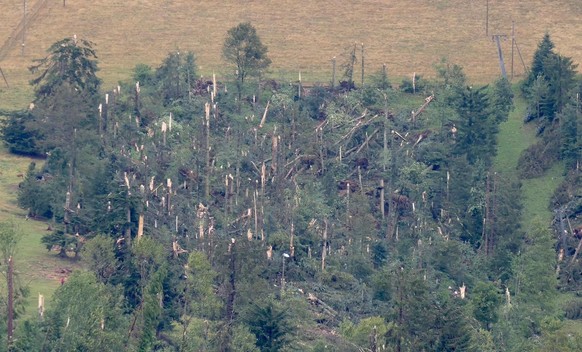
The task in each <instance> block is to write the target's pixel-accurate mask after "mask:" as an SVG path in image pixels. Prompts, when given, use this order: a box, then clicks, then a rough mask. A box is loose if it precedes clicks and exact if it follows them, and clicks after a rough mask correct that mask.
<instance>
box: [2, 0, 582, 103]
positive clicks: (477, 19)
mask: <svg viewBox="0 0 582 352" xmlns="http://www.w3.org/2000/svg"><path fill="white" fill-rule="evenodd" d="M29 3H32V1H29ZM48 3H49V5H48V8H46V9H44V10H43V11H42V13H41V16H40V17H39V18H38V19H37V21H35V22H34V23H32V24H31V25H30V27H29V29H28V31H27V33H26V46H25V54H24V56H22V55H21V48H20V47H16V48H13V50H12V51H11V52H10V53H9V55H8V57H7V58H6V59H5V60H4V61H3V62H1V63H0V64H1V65H2V66H1V67H2V68H3V70H4V72H5V73H6V76H7V78H8V80H9V82H10V83H11V88H10V89H5V87H4V84H3V82H0V83H2V84H0V87H2V88H0V89H1V90H2V92H0V106H2V105H4V104H12V105H21V104H23V103H26V98H27V97H26V94H25V92H26V91H27V90H26V82H27V81H28V80H29V79H30V74H29V73H28V72H27V70H26V67H27V66H28V65H30V63H31V60H32V59H34V58H39V57H42V56H44V54H45V50H46V48H48V46H49V45H50V44H52V43H54V42H55V41H57V40H59V39H62V38H63V37H66V36H71V35H72V34H77V35H78V36H81V37H84V38H87V39H90V40H92V41H94V42H95V43H96V45H97V47H96V48H97V51H98V54H99V57H100V65H101V68H102V72H101V76H102V77H103V78H104V80H105V83H106V86H112V85H113V84H116V83H117V81H118V80H119V79H124V78H127V77H128V70H129V69H130V68H132V67H133V66H135V64H136V63H146V64H150V65H158V64H159V62H160V60H161V59H162V58H163V57H165V56H166V54H167V53H168V52H169V51H171V50H175V49H181V50H192V51H194V52H195V53H196V54H197V56H198V63H199V65H200V67H201V71H202V73H203V74H204V75H207V76H208V75H209V74H210V73H211V72H212V71H216V72H217V73H218V74H219V75H226V74H227V73H228V71H226V70H225V69H224V65H223V62H222V61H221V58H220V53H221V45H222V42H223V40H224V36H225V33H226V30H227V29H228V28H230V27H232V26H234V25H236V24H237V23H239V22H241V21H251V22H252V23H253V24H254V25H255V26H256V27H257V29H258V31H259V33H260V35H261V37H262V38H263V41H264V42H265V44H266V45H267V46H268V47H269V49H270V56H271V58H272V60H273V72H272V75H273V76H274V77H280V76H285V77H287V78H291V77H293V78H295V77H296V75H297V71H302V76H303V79H304V80H305V81H328V80H329V79H330V71H331V64H330V60H331V58H332V57H334V56H338V64H339V63H340V62H342V61H343V60H342V59H340V58H339V57H340V56H341V54H342V52H344V49H345V48H346V47H347V46H349V45H351V44H353V43H358V44H359V43H363V44H364V45H365V47H366V61H365V62H366V67H367V72H372V71H377V70H379V69H380V68H381V65H382V63H386V64H387V67H388V71H389V74H390V76H392V77H403V76H409V75H411V74H412V72H417V73H418V74H421V75H424V76H430V75H432V74H433V71H434V70H433V68H432V65H433V64H434V63H435V62H437V61H438V60H439V59H440V58H441V57H448V58H449V59H450V61H452V62H455V63H459V64H461V65H462V66H464V67H465V69H466V72H467V73H468V75H469V76H470V77H471V78H472V79H473V80H474V81H476V82H488V81H490V80H491V79H492V78H494V77H495V76H497V75H498V73H499V66H498V61H497V50H496V47H495V45H494V44H493V42H492V41H491V39H490V38H489V37H486V36H485V12H486V11H485V1H476V0H471V1H467V0H390V1H388V0H359V1H347V0H343V1H341V0H332V1H291V0H272V1H256V0H242V1H241V0H225V1H220V2H216V1H186V0H173V1H159V0H126V1H118V0H102V1H98V2H88V1H70V2H67V6H66V7H63V6H62V2H60V1H55V0H50V1H49V2H48ZM489 3H490V11H489V13H490V16H489V17H490V20H489V33H490V34H494V33H497V34H500V33H504V34H510V32H511V21H512V19H513V20H515V22H516V36H517V41H518V44H519V46H520V49H521V52H522V54H523V56H524V59H525V60H526V62H527V63H529V58H530V57H531V55H532V53H533V51H534V50H535V48H536V45H537V42H538V41H539V39H540V38H541V37H542V35H543V33H544V32H545V31H550V32H551V33H552V36H553V39H554V41H555V43H556V47H557V48H558V50H559V51H560V52H562V53H564V54H565V55H568V56H572V57H573V58H574V61H575V62H577V63H582V50H580V49H581V47H580V44H579V40H576V39H575V38H580V37H581V36H582V26H580V25H579V24H578V23H579V22H578V20H579V18H581V17H582V5H580V2H579V0H529V1H526V2H524V1H517V0H490V1H489ZM0 9H1V10H0V42H2V41H3V40H4V39H5V38H6V37H8V36H9V35H10V32H11V30H12V29H13V28H15V27H16V25H17V23H18V21H19V20H20V19H21V18H22V4H21V3H19V2H16V1H10V2H9V1H7V0H0ZM510 43H511V41H510V40H505V41H503V43H502V45H503V48H504V52H505V57H506V63H507V66H508V71H509V65H510V62H511V58H510V49H511V44H510ZM515 63H516V65H515V67H516V73H521V72H523V68H522V67H521V64H519V60H518V57H517V55H515ZM358 70H359V67H358ZM356 76H357V77H359V75H358V73H356ZM23 93H24V94H23Z"/></svg>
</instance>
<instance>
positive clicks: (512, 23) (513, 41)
mask: <svg viewBox="0 0 582 352" xmlns="http://www.w3.org/2000/svg"><path fill="white" fill-rule="evenodd" d="M514 46H515V21H511V80H513V47H514Z"/></svg>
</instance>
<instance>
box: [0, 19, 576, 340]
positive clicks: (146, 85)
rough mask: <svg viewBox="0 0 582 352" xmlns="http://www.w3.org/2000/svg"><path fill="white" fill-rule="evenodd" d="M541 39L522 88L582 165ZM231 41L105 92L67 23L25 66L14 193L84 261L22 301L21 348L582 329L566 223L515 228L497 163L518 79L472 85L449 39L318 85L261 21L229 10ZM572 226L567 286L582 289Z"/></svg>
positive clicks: (485, 336)
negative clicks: (23, 167)
mask: <svg viewBox="0 0 582 352" xmlns="http://www.w3.org/2000/svg"><path fill="white" fill-rule="evenodd" d="M547 40H548V41H549V37H548V39H547ZM545 41H546V39H544V41H542V44H540V49H539V50H538V53H539V52H540V51H541V50H543V45H545V44H543V43H545ZM538 53H537V54H536V57H535V58H534V65H533V66H532V74H534V71H535V70H537V69H536V67H537V66H535V63H536V60H537V59H536V58H538V56H539V55H541V54H539V55H538ZM547 55H548V56H547V57H546V58H544V59H541V61H540V62H542V66H541V69H540V70H541V71H536V73H535V78H534V79H528V80H527V81H526V83H525V84H524V91H525V92H527V94H528V96H529V97H531V99H532V100H531V101H532V107H533V108H536V107H538V106H542V105H543V106H544V110H543V111H542V110H541V109H540V110H539V111H538V110H535V109H532V114H531V116H532V118H533V119H536V120H538V121H544V122H543V124H542V125H540V126H542V127H541V128H540V130H541V132H540V133H542V136H543V135H544V134H548V135H550V134H551V133H561V134H560V135H561V136H563V138H562V139H560V141H562V142H560V143H561V144H560V146H559V147H558V149H559V150H561V152H560V154H559V157H561V158H564V159H565V160H568V162H567V163H566V165H567V167H568V170H571V172H572V175H578V167H577V166H576V167H574V165H577V163H574V162H573V161H572V160H574V159H572V158H579V157H578V156H577V155H579V154H576V156H573V154H572V153H574V151H573V150H572V148H573V145H576V146H578V145H579V144H577V143H579V139H574V140H572V135H571V130H570V129H569V128H563V127H562V125H560V128H556V127H555V125H556V124H558V122H553V121H559V120H562V121H564V118H560V117H561V116H563V114H564V113H565V112H567V111H569V109H570V110H571V109H574V110H573V111H574V112H571V113H574V115H575V117H574V121H576V123H577V122H578V121H579V118H578V116H579V107H578V106H577V105H575V106H574V107H573V108H572V107H571V106H572V105H571V104H570V103H569V102H570V100H568V99H566V98H565V97H564V96H561V95H560V96H558V94H562V93H563V91H562V90H561V89H558V88H556V87H555V84H556V83H555V82H556V81H553V80H552V79H553V78H551V77H554V76H551V75H550V74H549V73H548V72H549V70H550V69H551V67H554V66H551V64H550V63H555V62H556V60H557V62H559V63H561V64H563V65H565V67H566V68H568V70H566V71H567V72H571V73H572V76H571V81H568V82H569V83H568V84H567V85H565V86H564V87H566V86H567V87H569V88H571V89H573V88H574V87H579V81H576V80H575V78H574V71H573V70H574V67H573V66H572V64H571V61H570V62H569V64H567V62H568V60H567V59H566V58H562V57H560V56H559V55H557V54H554V53H553V51H552V50H551V48H550V50H549V54H547ZM550 55H556V56H557V57H558V58H553V56H552V59H549V58H548V57H550ZM224 58H225V62H226V63H228V64H229V65H231V67H232V72H233V76H232V77H228V78H227V80H225V81H224V82H218V81H216V79H215V78H211V79H208V80H206V79H200V78H199V74H198V72H197V67H196V61H195V56H194V54H192V53H189V52H188V53H183V52H173V53H170V54H169V55H168V57H167V58H166V59H165V60H164V61H163V62H162V63H161V65H160V66H159V67H157V68H152V67H149V66H146V65H139V66H137V67H136V68H135V69H134V70H133V80H132V81H129V82H121V83H120V84H119V85H118V86H117V87H115V88H114V89H113V90H111V91H106V92H104V91H103V90H102V88H101V85H100V80H99V79H98V76H97V72H98V66H97V57H96V53H95V51H94V50H93V48H92V43H90V42H89V41H85V40H81V39H79V40H78V39H76V38H74V39H72V38H71V39H69V38H67V39H64V40H62V41H59V42H57V43H55V44H54V45H53V46H51V48H50V49H49V54H48V56H47V57H46V58H45V59H43V60H40V61H38V62H37V65H35V66H34V67H33V68H32V69H33V71H34V72H36V74H37V78H36V79H35V80H33V81H32V82H31V83H32V84H33V85H34V86H35V89H36V90H35V96H36V99H35V101H34V103H33V104H32V105H31V106H30V107H29V108H28V109H26V110H22V111H18V112H10V113H9V114H8V115H9V118H8V120H7V122H6V125H5V127H4V140H5V142H6V144H7V145H8V147H9V148H10V149H11V151H13V152H15V153H23V154H32V155H42V156H46V160H45V162H44V163H42V165H36V164H34V163H33V164H31V166H30V168H29V170H28V173H27V174H26V176H25V179H24V181H23V182H22V184H21V185H20V190H19V197H18V201H19V204H20V205H21V206H22V207H23V208H25V209H28V212H29V215H30V216H31V217H34V218H38V219H44V220H46V221H49V222H50V224H51V227H52V228H53V231H52V232H51V233H50V234H49V235H46V236H44V237H43V243H44V244H45V245H46V246H47V249H49V250H50V249H53V250H57V251H59V254H60V255H61V256H63V257H70V256H75V257H80V258H82V260H83V261H84V263H85V264H86V268H87V270H86V271H84V272H78V273H74V274H73V275H72V276H71V277H70V278H69V280H68V281H67V282H66V283H65V284H64V285H63V286H62V287H60V288H59V289H58V290H57V291H56V292H55V294H54V296H53V297H54V298H53V302H52V303H51V305H50V306H49V307H48V309H47V311H46V313H45V314H44V316H43V317H42V318H41V319H31V320H25V321H19V324H18V328H17V330H16V331H15V333H14V336H15V338H14V339H13V341H9V344H10V350H14V351H31V350H38V351H64V350H67V351H68V350H71V351H72V350H105V351H110V350H111V351H113V350H139V351H150V350H155V351H280V350H281V351H285V350H302V351H306V350H307V351H309V350H311V351H326V350H333V351H352V350H353V351H360V350H369V351H453V350H454V351H496V350H516V351H518V350H519V351H522V350H536V349H537V350H545V349H544V348H546V347H547V346H552V347H555V346H556V344H560V346H562V345H563V346H565V347H564V349H561V350H564V351H566V350H567V349H566V348H569V346H573V347H572V348H573V349H572V350H577V348H578V347H580V346H581V344H582V335H581V334H577V335H574V336H573V337H568V338H564V337H563V336H562V335H561V334H565V333H564V332H563V331H564V330H563V329H562V326H563V321H562V320H563V319H564V317H565V315H566V311H564V310H563V309H561V307H560V306H559V305H558V304H557V303H556V301H555V299H554V297H553V295H555V293H556V292H557V291H556V287H557V284H558V282H557V280H556V251H555V249H554V245H555V242H556V241H555V238H554V237H553V234H552V232H551V231H550V230H549V228H548V226H547V224H539V226H537V227H536V228H535V230H533V231H532V232H531V233H526V232H525V231H524V230H523V229H522V228H521V226H520V219H521V216H522V201H521V190H520V187H521V185H520V182H519V180H512V179H511V178H509V177H506V175H500V174H499V173H496V172H495V171H494V170H493V168H492V160H493V157H494V156H495V154H496V145H497V133H498V130H499V125H500V123H502V122H503V121H505V120H506V119H507V117H508V115H509V112H510V111H511V109H512V104H513V103H512V99H513V92H512V89H511V86H510V84H509V82H508V81H507V80H505V79H499V80H498V81H496V82H494V83H493V84H492V85H490V86H485V87H470V86H469V85H468V82H467V78H466V77H465V75H464V73H463V71H462V68H461V67H460V66H458V65H455V64H451V63H448V62H446V61H442V62H441V63H440V64H438V65H437V66H436V67H435V69H436V71H437V75H436V76H437V78H436V79H435V80H433V81H430V82H428V81H425V82H423V85H415V89H414V93H413V94H412V93H406V92H404V90H405V89H403V90H402V91H400V90H397V89H393V88H391V85H390V84H389V82H388V76H387V73H386V71H385V70H380V71H379V72H378V73H376V74H375V75H374V77H372V79H370V83H368V84H366V85H364V86H361V87H354V84H353V81H352V80H351V76H350V75H349V70H348V71H346V72H347V73H346V77H344V78H345V79H346V81H345V82H344V84H340V85H339V86H338V87H329V86H323V85H322V86H317V85H316V86H315V87H311V88H309V89H305V88H304V87H302V84H301V82H300V81H297V82H276V81H270V80H265V79H264V78H263V77H264V75H265V70H266V69H267V68H268V66H269V64H270V60H269V59H268V57H267V48H266V47H264V46H263V45H262V44H261V42H260V38H259V37H258V35H257V33H256V31H255V30H254V28H253V27H252V25H250V24H248V23H244V24H241V25H239V26H237V27H234V28H233V29H231V30H230V31H229V32H228V34H227V40H226V41H225V45H224ZM350 62H351V64H352V66H353V63H354V61H353V59H352V60H351V61H350V59H348V66H349V63H350ZM558 76H559V81H560V82H562V79H563V78H564V77H563V76H562V75H561V74H560V75H558ZM528 82H529V83H528ZM415 83H416V82H415ZM542 84H546V85H547V86H548V87H552V88H551V89H550V88H548V90H547V92H548V93H547V95H543V97H544V99H545V100H544V103H543V104H541V103H539V102H538V103H536V102H535V100H534V99H535V98H534V97H535V96H536V95H535V93H534V90H535V89H536V88H533V87H537V86H539V85H542ZM577 84H578V85H577ZM408 85H409V82H403V87H404V88H406V87H407V86H408ZM550 92H552V93H551V94H550ZM558 92H560V93H558ZM563 94H565V93H563ZM568 96H571V94H569V95H568ZM562 103H563V104H564V105H560V104H562ZM540 104H541V105H540ZM550 105H551V106H552V107H553V108H554V109H555V110H546V107H547V108H548V109H549V107H550ZM551 111H553V114H550V112H551ZM550 116H552V117H551V118H550ZM569 118H570V119H572V118H573V117H571V116H570V117H569ZM563 123H564V124H566V122H563ZM571 125H572V123H571V122H570V123H569V126H571ZM553 130H554V132H551V131H553ZM576 136H577V135H576ZM548 138H552V137H548ZM576 160H578V159H576ZM523 165H525V164H524V163H523V162H522V165H521V166H520V167H521V168H520V170H526V168H525V166H523ZM524 172H525V171H524ZM564 193H566V194H568V195H570V193H568V191H567V190H565V191H564ZM568 209H570V208H568ZM564 214H565V215H564V216H570V218H566V217H562V218H561V219H562V220H564V221H566V219H570V220H572V221H573V220H574V218H573V217H574V216H575V214H577V213H576V212H572V213H566V212H564ZM564 221H562V223H564ZM566 222H567V221H566ZM568 238H569V240H568V241H566V242H568V243H570V242H571V241H573V239H572V238H571V237H568ZM569 246H570V247H560V248H564V249H566V248H567V250H566V251H565V252H564V255H565V256H567V257H568V258H569V259H570V261H569V262H570V263H571V265H570V266H568V267H567V268H565V269H564V270H563V271H562V275H561V276H560V277H561V278H564V279H562V280H561V287H563V288H565V289H571V290H576V289H577V288H576V286H575V284H574V283H575V282H576V278H577V277H576V275H575V273H576V272H579V271H580V270H579V269H578V268H577V266H578V261H576V260H575V259H576V258H575V256H577V252H578V251H577V250H576V253H572V247H571V246H572V245H571V244H570V245H569ZM562 260H563V261H562V263H565V262H567V261H566V260H565V259H562ZM566 269H567V270H566ZM565 272H567V273H570V274H569V275H568V279H565V277H566V276H565V275H564V273H565ZM573 304H574V306H569V308H568V309H570V310H569V311H575V310H576V303H573ZM568 317H569V318H578V316H575V315H572V314H571V315H570V316H568ZM3 331H5V330H3ZM4 346H5V345H3V347H4ZM3 347H2V348H3Z"/></svg>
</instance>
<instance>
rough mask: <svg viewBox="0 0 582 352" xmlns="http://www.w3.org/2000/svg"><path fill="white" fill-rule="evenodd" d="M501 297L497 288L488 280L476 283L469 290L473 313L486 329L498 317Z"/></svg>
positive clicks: (489, 327)
mask: <svg viewBox="0 0 582 352" xmlns="http://www.w3.org/2000/svg"><path fill="white" fill-rule="evenodd" d="M501 297H502V296H501V292H499V289H498V288H497V287H495V286H494V285H493V284H492V283H488V282H479V283H477V285H476V286H475V288H474V289H473V291H472V292H471V305H472V306H473V315H474V316H475V319H477V320H478V321H479V322H481V324H483V327H484V328H486V329H488V330H489V329H491V327H492V324H494V323H496V322H497V319H498V318H499V316H498V308H499V305H500V304H501Z"/></svg>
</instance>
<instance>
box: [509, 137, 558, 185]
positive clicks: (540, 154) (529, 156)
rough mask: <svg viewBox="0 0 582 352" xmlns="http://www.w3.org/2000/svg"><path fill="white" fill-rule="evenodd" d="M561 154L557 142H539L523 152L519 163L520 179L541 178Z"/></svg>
mask: <svg viewBox="0 0 582 352" xmlns="http://www.w3.org/2000/svg"><path fill="white" fill-rule="evenodd" d="M559 153H560V148H559V145H558V143H557V142H556V141H550V142H543V141H541V142H538V143H536V144H534V145H531V146H530V147H529V148H527V149H526V150H524V151H523V153H522V154H521V156H520V157H519V160H518V162H517V170H518V172H519V177H520V178H524V179H529V178H535V177H539V176H541V175H543V174H544V172H546V171H547V170H548V169H549V168H551V167H552V164H553V163H554V162H555V161H556V160H558V157H559Z"/></svg>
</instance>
